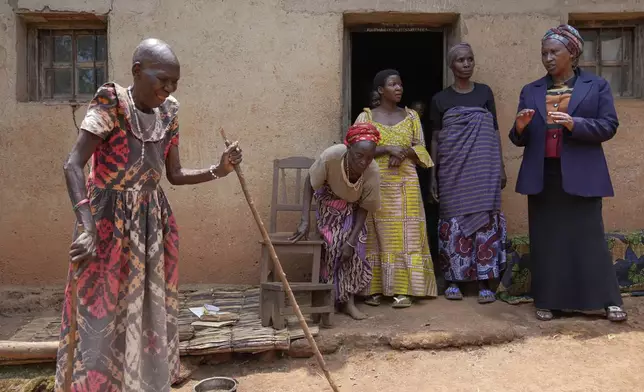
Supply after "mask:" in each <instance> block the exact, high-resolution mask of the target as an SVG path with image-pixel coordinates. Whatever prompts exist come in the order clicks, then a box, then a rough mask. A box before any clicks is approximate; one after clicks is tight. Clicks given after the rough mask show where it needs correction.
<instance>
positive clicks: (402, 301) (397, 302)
mask: <svg viewBox="0 0 644 392" xmlns="http://www.w3.org/2000/svg"><path fill="white" fill-rule="evenodd" d="M410 306H411V297H408V296H406V295H397V296H395V297H394V303H393V304H392V305H391V307H392V308H394V309H402V308H408V307H410Z"/></svg>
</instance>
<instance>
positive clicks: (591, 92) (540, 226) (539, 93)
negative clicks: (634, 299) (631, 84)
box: [510, 25, 627, 321]
mask: <svg viewBox="0 0 644 392" xmlns="http://www.w3.org/2000/svg"><path fill="white" fill-rule="evenodd" d="M582 50H583V39H582V38H581V36H580V34H579V33H578V32H577V30H575V29H574V28H573V27H571V26H568V25H562V26H559V27H557V28H553V29H550V30H549V31H548V32H547V33H546V35H545V36H544V37H543V39H542V46H541V58H542V62H543V65H544V67H545V68H546V70H547V71H548V75H546V76H545V77H543V78H541V79H539V80H537V81H535V82H532V83H530V84H528V85H526V86H525V87H524V88H523V90H522V91H521V97H520V99H519V108H518V114H517V117H516V121H515V124H514V127H513V128H512V130H511V131H510V140H512V142H513V143H514V144H515V145H517V146H519V147H524V153H523V161H522V163H521V170H520V172H519V178H518V180H517V188H516V190H517V192H518V193H521V194H524V195H528V220H529V227H530V254H531V259H532V274H533V278H532V295H533V296H534V300H535V306H536V308H537V311H536V315H537V318H538V319H540V320H544V321H545V320H551V319H552V318H553V311H562V310H579V311H591V310H599V309H605V310H606V315H607V318H608V319H609V320H611V321H624V320H626V318H627V315H626V312H624V311H623V310H622V309H621V307H620V306H621V305H622V299H621V296H620V292H619V286H618V284H617V278H616V276H615V272H614V270H613V265H612V261H611V256H610V253H609V251H608V245H607V243H606V241H605V239H604V224H603V220H602V198H603V197H609V196H613V195H614V193H613V187H612V184H611V181H610V176H609V173H608V167H607V165H606V158H605V157H604V151H603V149H602V143H603V142H606V141H608V140H610V139H612V138H613V136H615V133H616V132H617V127H618V125H619V123H618V121H617V114H616V112H615V105H614V102H613V95H612V92H611V89H610V86H609V84H608V82H607V81H606V80H604V79H603V78H600V77H597V76H595V75H593V74H591V73H588V72H585V71H581V70H579V69H578V68H577V61H578V59H579V56H580V55H581V53H582Z"/></svg>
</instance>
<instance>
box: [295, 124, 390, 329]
mask: <svg viewBox="0 0 644 392" xmlns="http://www.w3.org/2000/svg"><path fill="white" fill-rule="evenodd" d="M379 141H380V132H378V130H377V129H376V127H374V126H373V125H371V124H355V125H353V126H352V127H351V128H350V129H349V132H347V135H346V137H345V141H344V144H338V145H335V146H332V147H329V148H327V149H326V150H324V152H322V154H321V155H320V157H319V158H318V159H317V160H316V161H315V162H314V163H313V165H312V166H311V168H310V169H309V174H308V176H307V177H306V181H305V186H304V198H303V200H304V206H303V207H302V221H301V223H300V225H299V227H298V228H297V231H296V232H295V233H294V234H293V236H292V237H291V240H292V241H294V242H296V241H299V240H301V239H304V238H306V237H307V235H308V233H309V211H310V209H311V199H312V198H313V197H315V201H316V203H317V228H318V231H319V232H320V234H321V235H322V239H323V240H324V242H325V244H326V248H325V260H324V263H323V264H322V271H321V274H320V276H321V279H322V280H323V281H324V282H333V284H334V286H335V291H336V302H337V303H338V304H339V305H341V307H342V310H343V311H344V312H345V313H346V314H348V315H349V316H351V317H353V318H354V319H356V320H360V319H364V318H365V317H366V315H365V314H364V313H362V312H360V311H359V310H358V308H357V307H356V305H355V300H354V297H355V295H356V294H359V293H360V292H361V291H363V290H364V289H365V288H367V286H368V285H369V282H370V281H371V276H372V274H371V266H370V264H369V263H368V262H367V259H366V240H367V225H366V221H367V214H368V213H370V212H371V213H372V212H375V211H377V210H378V209H379V208H380V176H379V172H378V165H377V164H376V162H375V161H374V157H375V155H376V145H377V143H378V142H379ZM322 321H323V322H325V320H322Z"/></svg>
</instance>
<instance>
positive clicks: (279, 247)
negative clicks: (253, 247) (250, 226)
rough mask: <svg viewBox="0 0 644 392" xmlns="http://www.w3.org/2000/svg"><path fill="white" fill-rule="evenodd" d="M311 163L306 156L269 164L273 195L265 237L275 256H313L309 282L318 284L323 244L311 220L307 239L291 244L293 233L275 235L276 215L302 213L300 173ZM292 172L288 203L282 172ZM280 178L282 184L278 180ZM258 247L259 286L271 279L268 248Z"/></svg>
mask: <svg viewBox="0 0 644 392" xmlns="http://www.w3.org/2000/svg"><path fill="white" fill-rule="evenodd" d="M313 162H314V160H313V159H311V158H306V157H290V158H284V159H276V160H274V161H273V192H272V197H271V216H270V226H269V230H268V232H269V234H270V238H271V242H272V243H273V247H274V248H275V252H277V254H278V255H279V254H293V253H296V254H310V255H312V257H313V264H312V267H311V283H319V282H320V262H321V258H322V246H323V245H324V242H323V241H322V240H321V239H320V235H319V234H318V233H317V230H316V225H315V220H312V221H311V226H310V231H311V232H310V233H309V239H308V240H302V241H299V242H297V243H295V244H293V243H291V241H289V240H288V238H289V237H290V236H292V235H293V231H294V230H291V231H287V232H278V231H277V216H278V213H280V212H301V211H302V205H303V200H302V189H303V185H304V179H305V178H306V176H304V178H303V176H302V172H303V171H304V170H307V171H308V169H309V168H310V167H311V165H312V164H313ZM287 170H295V197H294V200H295V201H294V202H292V203H289V198H288V195H287V188H288V187H287V184H286V171H287ZM280 175H281V177H282V181H280ZM310 212H315V204H314V203H311V211H310ZM260 243H261V244H262V255H261V259H260V269H261V275H260V283H264V282H274V281H275V277H274V276H273V261H272V260H271V256H270V254H269V253H268V246H267V245H266V244H265V243H264V241H263V240H262V241H260Z"/></svg>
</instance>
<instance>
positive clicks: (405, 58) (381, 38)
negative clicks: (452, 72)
mask: <svg viewBox="0 0 644 392" xmlns="http://www.w3.org/2000/svg"><path fill="white" fill-rule="evenodd" d="M351 50H352V52H351V109H350V110H351V121H352V122H353V121H355V119H356V117H358V115H359V114H360V112H362V109H363V108H365V107H367V106H368V105H369V100H370V92H371V90H372V86H373V78H374V76H375V75H376V73H377V72H378V71H381V70H383V69H388V68H393V69H395V70H397V71H398V72H400V75H401V77H402V81H403V88H404V92H403V99H402V102H401V105H404V106H410V105H411V104H412V102H415V101H422V102H424V103H425V104H426V105H427V106H429V103H430V102H431V99H432V96H433V95H434V94H436V93H437V92H438V91H440V90H442V89H443V53H444V51H443V33H442V32H434V31H430V32H354V33H351ZM426 115H427V114H426Z"/></svg>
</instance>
